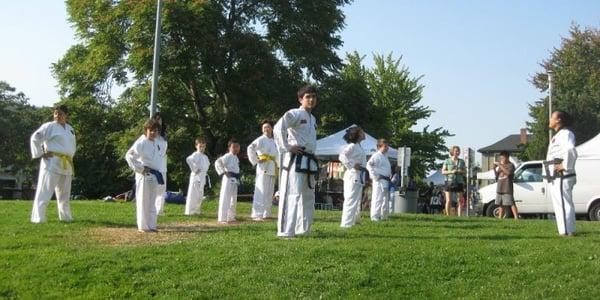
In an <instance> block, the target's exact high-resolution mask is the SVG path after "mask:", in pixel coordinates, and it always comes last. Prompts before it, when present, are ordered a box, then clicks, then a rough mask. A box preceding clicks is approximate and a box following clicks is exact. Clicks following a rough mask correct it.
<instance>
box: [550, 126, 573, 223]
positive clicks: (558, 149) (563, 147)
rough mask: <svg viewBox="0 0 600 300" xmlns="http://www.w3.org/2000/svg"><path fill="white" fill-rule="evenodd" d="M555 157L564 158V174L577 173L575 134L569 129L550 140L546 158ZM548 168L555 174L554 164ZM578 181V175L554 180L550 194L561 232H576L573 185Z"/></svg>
mask: <svg viewBox="0 0 600 300" xmlns="http://www.w3.org/2000/svg"><path fill="white" fill-rule="evenodd" d="M555 158H561V159H563V162H562V166H563V168H565V171H564V172H563V175H568V174H575V160H576V159H577V151H576V150H575V135H574V134H573V132H571V131H570V130H568V129H561V130H559V131H558V132H557V133H556V135H555V136H554V137H553V138H552V141H550V145H549V146H548V154H547V155H546V160H553V159H555ZM548 169H549V171H550V175H554V166H553V165H550V166H548ZM576 182H577V179H576V177H568V178H564V179H561V178H556V179H554V180H553V181H552V187H551V188H550V191H551V192H550V195H551V197H552V205H553V206H554V215H555V217H556V226H557V227H558V233H559V234H567V233H574V232H575V205H574V204H573V186H574V185H575V183H576ZM561 184H562V185H561ZM561 188H562V191H561Z"/></svg>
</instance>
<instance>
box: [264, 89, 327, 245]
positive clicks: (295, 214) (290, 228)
mask: <svg viewBox="0 0 600 300" xmlns="http://www.w3.org/2000/svg"><path fill="white" fill-rule="evenodd" d="M297 96H298V102H299V103H300V107H299V108H295V109H290V110H288V111H287V112H286V113H285V114H284V115H283V116H282V117H281V118H280V119H279V121H277V123H276V124H275V129H274V130H273V133H274V137H275V143H276V144H277V149H278V150H279V153H280V154H281V155H282V156H283V163H282V166H281V170H282V171H281V176H280V177H279V178H280V182H279V194H280V198H279V213H278V219H277V236H279V237H282V238H293V237H294V236H296V235H300V234H308V233H309V232H310V227H311V224H312V221H313V214H314V209H315V189H314V188H315V174H316V173H317V171H318V162H317V160H316V158H315V156H314V153H315V150H316V148H317V119H316V118H315V116H313V115H312V111H313V109H314V108H315V107H316V106H317V90H316V89H315V88H314V87H313V86H303V87H301V88H300V89H299V90H298V93H297Z"/></svg>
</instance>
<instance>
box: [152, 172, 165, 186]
mask: <svg viewBox="0 0 600 300" xmlns="http://www.w3.org/2000/svg"><path fill="white" fill-rule="evenodd" d="M148 173H150V174H152V175H154V177H156V181H157V182H158V184H160V185H163V184H165V179H164V178H163V176H162V173H161V172H159V171H158V170H154V169H150V170H149V171H148Z"/></svg>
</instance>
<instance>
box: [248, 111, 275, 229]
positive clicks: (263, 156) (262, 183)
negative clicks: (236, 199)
mask: <svg viewBox="0 0 600 300" xmlns="http://www.w3.org/2000/svg"><path fill="white" fill-rule="evenodd" d="M261 129H262V133H263V135H261V136H260V137H258V138H257V139H255V140H254V141H253V142H252V143H251V144H250V145H249V146H248V149H247V153H248V160H250V163H252V165H253V166H255V167H256V180H255V183H254V195H253V197H252V215H251V217H252V219H253V220H255V221H262V220H264V219H266V218H270V217H271V203H272V201H273V193H274V192H275V191H274V190H275V178H276V176H277V172H278V170H277V145H275V140H274V139H273V123H272V122H271V121H266V120H265V121H263V122H262V123H261Z"/></svg>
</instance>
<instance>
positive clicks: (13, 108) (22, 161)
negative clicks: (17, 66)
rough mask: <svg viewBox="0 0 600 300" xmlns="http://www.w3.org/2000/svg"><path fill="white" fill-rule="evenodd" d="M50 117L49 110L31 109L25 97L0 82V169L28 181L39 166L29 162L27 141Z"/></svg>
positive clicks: (30, 160) (34, 162)
mask: <svg viewBox="0 0 600 300" xmlns="http://www.w3.org/2000/svg"><path fill="white" fill-rule="evenodd" d="M50 117H51V110H50V109H48V108H46V109H38V108H35V107H33V106H32V105H30V104H29V98H27V97H26V96H25V94H23V93H22V92H16V89H15V88H14V87H12V86H10V85H9V84H8V83H6V82H4V81H0V167H2V168H6V167H9V168H11V169H12V170H14V171H17V170H23V171H24V172H25V175H29V176H27V177H30V176H31V175H32V174H33V171H34V169H36V166H37V164H38V162H37V161H33V160H32V159H31V154H30V153H31V152H30V150H29V137H30V136H31V134H32V133H33V131H35V129H36V128H37V127H38V126H40V125H41V124H42V123H44V122H47V121H49V119H50Z"/></svg>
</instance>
